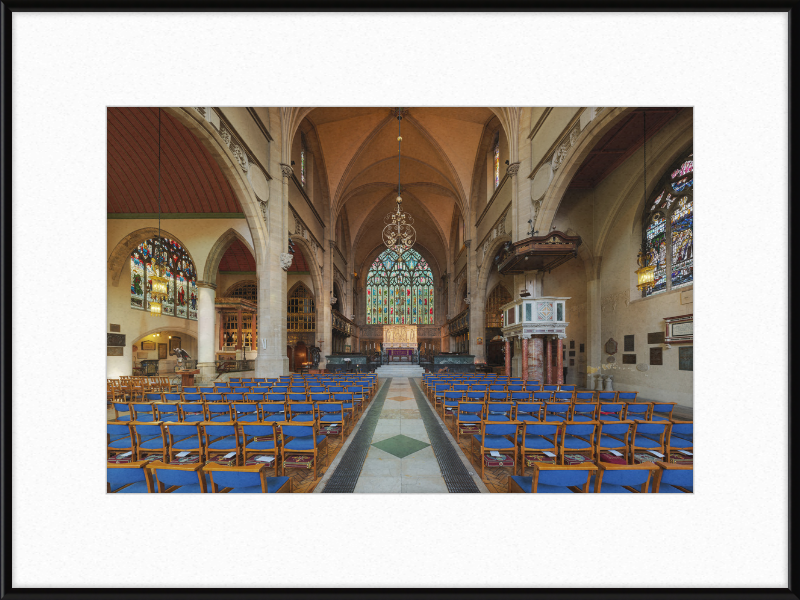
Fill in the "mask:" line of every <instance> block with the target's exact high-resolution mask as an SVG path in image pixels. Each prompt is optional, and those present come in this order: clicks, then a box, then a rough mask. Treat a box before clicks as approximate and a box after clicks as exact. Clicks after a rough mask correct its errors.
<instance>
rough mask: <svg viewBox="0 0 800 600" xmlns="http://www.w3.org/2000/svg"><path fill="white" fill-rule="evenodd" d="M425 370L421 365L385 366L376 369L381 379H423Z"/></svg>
mask: <svg viewBox="0 0 800 600" xmlns="http://www.w3.org/2000/svg"><path fill="white" fill-rule="evenodd" d="M424 372H425V369H423V368H422V367H420V366H419V365H383V366H380V367H378V368H377V369H375V374H376V375H377V376H378V377H380V378H381V379H385V378H388V377H422V374H423V373H424Z"/></svg>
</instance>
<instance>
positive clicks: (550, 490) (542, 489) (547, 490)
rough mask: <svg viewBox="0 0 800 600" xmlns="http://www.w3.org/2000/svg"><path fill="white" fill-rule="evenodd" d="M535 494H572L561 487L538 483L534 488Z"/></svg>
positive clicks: (569, 490) (566, 488) (567, 489)
mask: <svg viewBox="0 0 800 600" xmlns="http://www.w3.org/2000/svg"><path fill="white" fill-rule="evenodd" d="M536 493H537V494H572V493H573V492H572V490H571V489H569V488H568V487H565V486H562V485H548V484H546V483H540V484H539V485H538V486H536Z"/></svg>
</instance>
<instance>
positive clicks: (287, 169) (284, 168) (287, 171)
mask: <svg viewBox="0 0 800 600" xmlns="http://www.w3.org/2000/svg"><path fill="white" fill-rule="evenodd" d="M280 165H281V174H282V175H283V176H284V177H291V176H292V175H294V169H292V165H287V164H285V163H280Z"/></svg>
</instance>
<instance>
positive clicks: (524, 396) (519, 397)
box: [509, 391, 533, 405]
mask: <svg viewBox="0 0 800 600" xmlns="http://www.w3.org/2000/svg"><path fill="white" fill-rule="evenodd" d="M509 400H510V401H511V402H512V404H515V405H516V404H517V403H518V402H530V401H531V400H533V392H527V391H522V392H510V393H509Z"/></svg>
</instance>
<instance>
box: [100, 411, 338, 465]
mask: <svg viewBox="0 0 800 600" xmlns="http://www.w3.org/2000/svg"><path fill="white" fill-rule="evenodd" d="M329 408H330V409H333V408H334V407H327V406H326V407H322V406H320V407H319V411H320V412H319V414H318V415H314V414H313V413H312V415H311V418H310V420H309V421H306V422H285V421H277V422H273V423H244V422H235V421H201V422H195V423H175V422H163V421H155V422H149V423H144V422H138V421H132V422H130V423H108V424H107V426H106V427H107V434H106V435H107V438H108V448H107V461H108V463H109V464H126V463H129V462H137V461H143V460H159V461H161V462H163V463H165V464H175V463H177V464H208V463H219V464H222V465H225V466H237V465H238V466H242V465H244V466H248V465H253V464H260V463H261V462H264V463H265V464H267V463H272V464H273V465H274V467H275V476H277V475H278V466H279V465H280V466H281V474H282V475H285V474H286V468H303V469H311V468H313V469H314V479H315V480H316V479H317V467H318V461H319V458H320V451H321V450H324V451H325V453H324V456H327V443H326V442H327V437H326V433H327V431H326V430H329V429H336V430H338V432H341V433H343V432H344V428H345V424H346V422H347V417H346V416H345V414H344V412H343V410H342V406H341V404H339V405H338V410H330V411H329V410H328V409H329Z"/></svg>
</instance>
